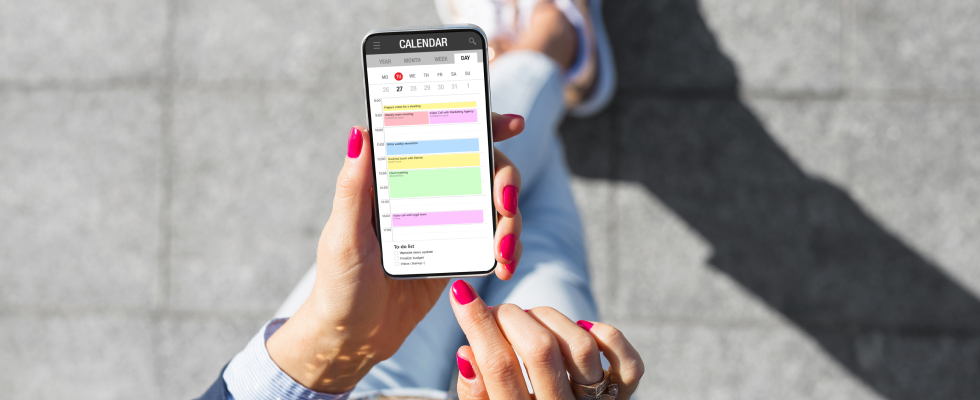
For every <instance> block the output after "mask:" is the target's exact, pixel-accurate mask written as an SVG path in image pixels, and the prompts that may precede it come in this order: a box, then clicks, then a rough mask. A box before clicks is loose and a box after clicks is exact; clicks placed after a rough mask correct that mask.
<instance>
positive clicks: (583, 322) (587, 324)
mask: <svg viewBox="0 0 980 400" xmlns="http://www.w3.org/2000/svg"><path fill="white" fill-rule="evenodd" d="M575 324H576V325H578V326H581V327H582V329H585V330H587V331H591V330H592V326H593V325H595V324H593V323H591V322H589V321H586V320H584V319H583V320H579V321H578V322H576V323H575Z"/></svg>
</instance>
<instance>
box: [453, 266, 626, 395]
mask: <svg viewBox="0 0 980 400" xmlns="http://www.w3.org/2000/svg"><path fill="white" fill-rule="evenodd" d="M451 297H452V300H451V301H450V302H451V303H452V306H453V312H454V313H456V320H457V321H459V326H460V327H462V328H463V332H464V333H465V334H466V339H467V341H469V343H470V345H469V346H463V347H461V348H460V349H459V351H458V352H457V353H456V362H457V363H458V365H459V379H458V381H457V384H456V391H457V393H458V395H459V399H460V400H532V399H535V398H536V399H546V400H576V399H578V396H575V394H574V393H573V389H572V385H573V384H574V383H579V384H582V385H594V384H597V383H599V382H601V381H603V377H604V372H603V369H602V363H601V361H600V359H599V352H600V351H601V352H602V354H603V355H605V356H606V359H607V360H609V373H610V383H611V384H616V385H617V387H618V393H617V395H616V396H615V397H616V398H617V399H621V400H629V398H630V396H632V395H633V393H634V392H635V391H636V388H637V385H639V383H640V378H641V377H642V376H643V360H642V359H640V354H639V353H638V352H637V351H636V349H634V348H633V345H631V344H630V342H629V341H628V340H626V336H624V335H623V333H622V332H620V331H619V330H618V329H616V328H615V327H613V326H611V325H607V324H603V323H601V322H591V321H578V322H573V321H572V320H570V319H568V317H566V316H565V315H563V314H562V313H560V312H558V311H556V310H555V309H553V308H551V307H537V308H533V309H530V310H522V309H521V308H520V307H517V306H515V305H513V304H501V305H499V306H495V307H490V308H488V307H487V305H486V304H485V303H484V302H483V300H482V299H480V297H479V295H477V293H476V291H475V290H473V287H472V286H470V285H469V284H468V283H466V282H465V281H461V280H460V281H456V282H454V283H453V287H452V294H451ZM515 351H516V352H517V354H519V355H520V356H521V361H523V362H524V366H525V368H526V369H527V376H528V379H530V380H531V385H532V386H533V388H534V394H533V395H532V394H530V392H529V391H528V388H527V385H526V384H525V382H524V375H523V373H522V372H521V363H520V362H519V361H518V360H517V356H515V355H514V352H515ZM569 379H571V382H570V381H569Z"/></svg>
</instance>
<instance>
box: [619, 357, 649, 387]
mask: <svg viewBox="0 0 980 400" xmlns="http://www.w3.org/2000/svg"><path fill="white" fill-rule="evenodd" d="M619 368H620V371H619V375H620V376H621V377H622V378H623V380H625V381H628V382H629V383H634V382H637V381H639V380H640V378H641V377H643V373H644V372H646V369H645V367H644V366H643V360H641V359H639V358H631V359H629V360H626V361H625V362H623V363H622V364H621V365H620V367H619Z"/></svg>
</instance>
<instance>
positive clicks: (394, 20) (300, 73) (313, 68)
mask: <svg viewBox="0 0 980 400" xmlns="http://www.w3.org/2000/svg"><path fill="white" fill-rule="evenodd" d="M177 9H178V17H177V25H176V39H175V58H176V63H177V75H178V79H180V80H181V81H185V82H186V81H199V82H228V81H259V82H281V83H290V84H295V85H301V86H308V85H311V84H317V83H324V82H330V83H334V82H343V81H353V82H355V83H359V82H360V78H359V77H360V75H361V62H360V45H361V39H362V38H363V37H364V35H365V34H367V32H368V31H369V30H371V29H380V28H386V27H395V26H405V25H426V24H428V25H432V24H436V23H438V19H437V18H436V16H435V7H434V5H433V4H432V3H431V2H429V1H420V0H414V1H404V2H401V1H400V2H397V3H388V2H380V1H373V2H357V6H355V7H352V6H351V4H350V2H345V1H340V0H330V1H308V0H288V1H276V2H266V1H261V0H249V1H207V2H200V1H189V0H178V7H177ZM352 77H358V79H350V78H352ZM358 87H359V86H358ZM358 96H360V92H358Z"/></svg>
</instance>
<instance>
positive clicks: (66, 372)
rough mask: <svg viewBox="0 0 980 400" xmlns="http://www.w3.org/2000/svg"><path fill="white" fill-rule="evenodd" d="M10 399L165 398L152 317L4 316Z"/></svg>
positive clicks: (1, 366)
mask: <svg viewBox="0 0 980 400" xmlns="http://www.w3.org/2000/svg"><path fill="white" fill-rule="evenodd" d="M0 327H3V329H0V360H3V361H2V362H0V387H3V393H2V394H0V397H2V398H5V399H24V398H39V397H44V398H71V399H98V400H108V399H131V398H133V396H134V395H137V396H138V397H140V398H146V399H162V398H163V397H159V396H158V394H159V392H158V390H157V387H158V386H157V382H156V381H155V376H154V373H155V368H154V364H153V361H152V360H153V341H152V338H153V324H152V321H151V320H150V319H149V318H148V317H146V316H138V315H135V314H127V315H91V314H88V315H86V314H71V315H69V314H54V315H36V314H35V315H31V314H28V313H21V314H3V315H0Z"/></svg>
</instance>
